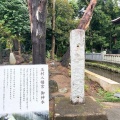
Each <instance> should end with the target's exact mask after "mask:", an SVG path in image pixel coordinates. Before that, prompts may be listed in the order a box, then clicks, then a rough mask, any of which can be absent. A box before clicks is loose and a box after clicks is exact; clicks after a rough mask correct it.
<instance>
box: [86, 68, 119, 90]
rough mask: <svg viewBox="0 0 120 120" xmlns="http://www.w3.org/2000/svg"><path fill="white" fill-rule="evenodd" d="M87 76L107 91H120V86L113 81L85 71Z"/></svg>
mask: <svg viewBox="0 0 120 120" xmlns="http://www.w3.org/2000/svg"><path fill="white" fill-rule="evenodd" d="M85 75H86V76H87V77H88V78H89V79H91V80H92V81H95V82H97V83H99V84H100V86H101V87H102V88H103V89H104V90H106V91H109V92H116V91H118V90H120V84H119V83H117V82H115V81H113V80H111V79H108V78H105V77H103V76H100V75H98V74H95V73H93V72H90V71H88V70H85Z"/></svg>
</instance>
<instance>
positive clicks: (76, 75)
mask: <svg viewBox="0 0 120 120" xmlns="http://www.w3.org/2000/svg"><path fill="white" fill-rule="evenodd" d="M70 56H71V98H70V99H71V102H72V103H73V104H77V103H84V96H85V95H84V71H85V31H84V30H82V29H75V30H72V31H71V33H70Z"/></svg>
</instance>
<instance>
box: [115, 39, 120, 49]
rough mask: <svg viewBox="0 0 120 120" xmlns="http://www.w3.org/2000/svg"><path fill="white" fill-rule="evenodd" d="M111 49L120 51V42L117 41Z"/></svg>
mask: <svg viewBox="0 0 120 120" xmlns="http://www.w3.org/2000/svg"><path fill="white" fill-rule="evenodd" d="M113 49H120V41H117V42H116V43H115V45H113Z"/></svg>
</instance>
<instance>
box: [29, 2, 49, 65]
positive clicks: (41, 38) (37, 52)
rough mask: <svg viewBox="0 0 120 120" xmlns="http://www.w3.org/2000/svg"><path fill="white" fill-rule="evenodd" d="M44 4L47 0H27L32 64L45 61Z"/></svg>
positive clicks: (45, 11)
mask: <svg viewBox="0 0 120 120" xmlns="http://www.w3.org/2000/svg"><path fill="white" fill-rule="evenodd" d="M46 4H47V0H28V8H29V16H30V23H31V38H32V50H33V51H32V52H33V64H45V63H46V14H47V10H46Z"/></svg>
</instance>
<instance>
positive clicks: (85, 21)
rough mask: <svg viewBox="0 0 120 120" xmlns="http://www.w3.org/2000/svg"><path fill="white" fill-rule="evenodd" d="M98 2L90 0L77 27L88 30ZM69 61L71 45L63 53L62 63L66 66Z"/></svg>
mask: <svg viewBox="0 0 120 120" xmlns="http://www.w3.org/2000/svg"><path fill="white" fill-rule="evenodd" d="M96 3H97V0H91V1H90V3H89V5H88V7H87V9H86V11H85V13H84V15H83V16H82V18H81V20H80V24H79V26H78V27H77V29H83V30H86V29H87V28H88V26H89V24H90V21H91V19H92V14H93V10H94V7H95V5H96ZM68 55H69V56H68ZM69 62H70V47H69V48H68V50H67V52H66V53H65V54H64V55H63V57H62V60H61V64H62V65H63V66H65V67H67V66H68V65H69Z"/></svg>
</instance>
